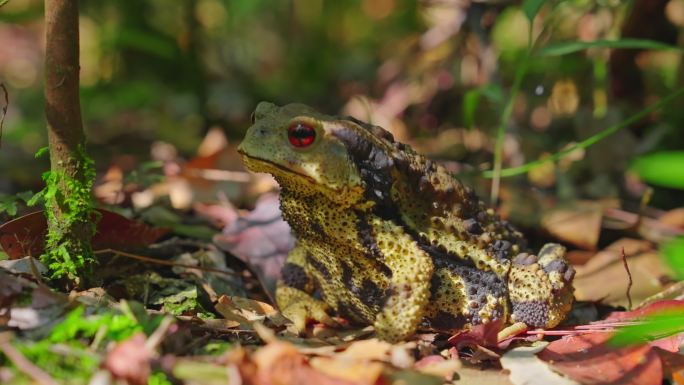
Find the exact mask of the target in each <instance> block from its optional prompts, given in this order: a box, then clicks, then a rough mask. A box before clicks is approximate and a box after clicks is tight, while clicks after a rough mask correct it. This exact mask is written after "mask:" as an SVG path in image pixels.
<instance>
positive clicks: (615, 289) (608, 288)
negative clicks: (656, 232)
mask: <svg viewBox="0 0 684 385" xmlns="http://www.w3.org/2000/svg"><path fill="white" fill-rule="evenodd" d="M623 247H624V249H625V255H626V256H627V263H628V265H629V270H630V273H631V275H632V281H633V284H632V288H631V291H630V293H631V296H632V300H633V302H634V303H638V302H641V301H642V300H644V299H646V298H648V297H650V296H652V295H654V294H656V293H658V292H660V291H661V290H662V289H663V287H662V284H661V278H662V277H664V276H667V274H668V270H667V269H666V267H665V266H664V265H663V263H662V261H661V259H660V257H659V255H658V253H657V252H656V251H654V250H653V249H652V248H653V246H652V245H651V243H650V242H647V241H641V240H635V239H629V238H623V239H621V240H619V241H616V242H615V243H613V244H611V245H610V246H608V247H607V248H606V249H605V250H603V251H601V252H599V253H597V254H596V255H595V256H594V258H592V259H591V260H589V262H587V263H586V264H585V265H584V266H577V267H576V270H577V274H576V276H575V280H574V282H573V285H574V286H575V298H576V299H577V300H579V301H598V300H601V301H602V302H604V303H607V304H610V305H622V306H625V305H627V304H628V300H627V286H628V284H629V277H628V275H627V272H626V271H625V267H624V265H623V261H622V248H623Z"/></svg>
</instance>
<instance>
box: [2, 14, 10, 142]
mask: <svg viewBox="0 0 684 385" xmlns="http://www.w3.org/2000/svg"><path fill="white" fill-rule="evenodd" d="M3 5H4V3H2V4H0V7H2V6H3ZM0 88H2V92H3V93H4V94H5V106H4V107H2V117H1V118H0V148H2V126H3V125H4V124H5V116H7V108H9V94H8V93H7V88H6V87H5V83H0Z"/></svg>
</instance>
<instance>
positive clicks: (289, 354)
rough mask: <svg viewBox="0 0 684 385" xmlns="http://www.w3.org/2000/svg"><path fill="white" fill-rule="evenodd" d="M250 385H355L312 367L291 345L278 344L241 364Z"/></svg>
mask: <svg viewBox="0 0 684 385" xmlns="http://www.w3.org/2000/svg"><path fill="white" fill-rule="evenodd" d="M238 368H239V369H240V374H241V375H242V376H243V379H246V380H247V383H249V384H254V385H257V384H258V385H301V384H317V385H318V384H320V385H353V384H354V382H351V381H347V380H344V379H340V378H334V377H331V376H329V375H326V374H324V373H321V372H319V371H317V370H315V369H314V368H312V367H311V366H310V365H309V364H308V362H307V359H306V357H305V356H304V355H302V354H300V353H299V352H298V351H297V349H296V348H295V347H294V346H292V345H291V344H289V343H286V342H281V341H276V342H273V343H270V344H268V345H266V346H264V347H262V348H260V349H259V350H257V351H256V352H255V353H254V354H253V355H252V357H250V358H247V359H246V360H245V359H243V361H242V362H240V364H239V365H238Z"/></svg>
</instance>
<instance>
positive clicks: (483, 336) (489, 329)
mask: <svg viewBox="0 0 684 385" xmlns="http://www.w3.org/2000/svg"><path fill="white" fill-rule="evenodd" d="M503 326H504V321H503V320H502V319H498V320H496V321H494V322H489V323H486V324H479V325H475V326H473V327H472V328H470V329H469V330H462V331H459V332H458V333H456V334H454V335H453V336H451V337H450V338H449V341H448V342H449V344H450V345H452V346H455V347H456V349H459V350H460V349H461V348H463V347H466V346H478V345H479V346H484V347H498V344H499V342H498V334H499V332H500V331H501V329H502V328H503Z"/></svg>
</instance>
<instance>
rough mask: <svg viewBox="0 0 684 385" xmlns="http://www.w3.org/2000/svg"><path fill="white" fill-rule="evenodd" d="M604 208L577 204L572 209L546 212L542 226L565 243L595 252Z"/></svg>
mask: <svg viewBox="0 0 684 385" xmlns="http://www.w3.org/2000/svg"><path fill="white" fill-rule="evenodd" d="M603 208H604V204H602V203H597V202H587V201H582V202H577V203H576V204H575V205H574V206H573V207H571V208H558V209H552V210H550V211H547V212H545V213H544V215H543V216H542V220H541V224H542V227H543V228H544V230H546V231H548V232H549V234H551V235H553V236H554V237H555V238H557V239H559V240H561V241H563V242H565V243H570V244H572V245H575V246H577V247H579V248H582V249H586V250H594V249H596V244H597V243H598V239H599V235H600V234H601V217H602V216H603Z"/></svg>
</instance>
